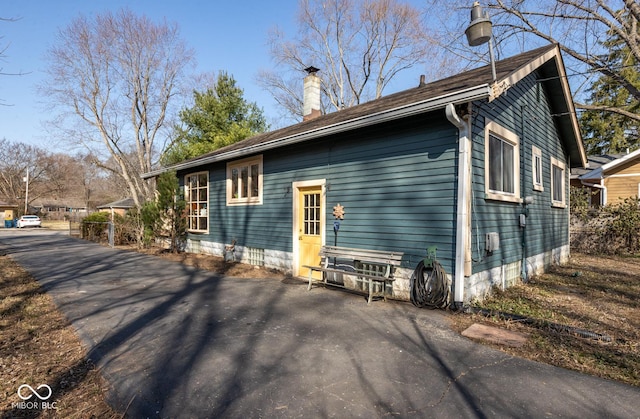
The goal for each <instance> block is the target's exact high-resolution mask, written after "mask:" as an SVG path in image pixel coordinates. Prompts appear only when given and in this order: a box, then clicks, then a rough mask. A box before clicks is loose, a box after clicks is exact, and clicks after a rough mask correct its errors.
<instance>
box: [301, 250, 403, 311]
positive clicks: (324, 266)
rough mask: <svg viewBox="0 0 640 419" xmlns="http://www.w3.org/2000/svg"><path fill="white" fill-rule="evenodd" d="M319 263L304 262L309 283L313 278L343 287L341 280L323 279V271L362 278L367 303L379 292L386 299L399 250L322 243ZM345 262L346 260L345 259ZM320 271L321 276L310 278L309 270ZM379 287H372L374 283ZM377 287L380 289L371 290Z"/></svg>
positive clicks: (400, 256)
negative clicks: (325, 244)
mask: <svg viewBox="0 0 640 419" xmlns="http://www.w3.org/2000/svg"><path fill="white" fill-rule="evenodd" d="M319 255H320V257H321V258H322V259H321V262H320V266H309V265H304V267H305V268H308V269H309V286H308V288H307V290H311V286H312V285H313V283H314V282H322V283H323V284H325V285H331V286H338V287H343V288H344V285H343V284H339V283H335V282H331V281H327V274H330V273H333V274H347V275H352V276H355V277H357V279H358V280H362V281H363V282H364V283H365V284H367V287H368V294H369V299H368V301H367V304H370V303H371V301H372V299H373V297H374V296H380V295H381V296H382V297H383V298H384V300H385V301H386V300H387V293H386V291H387V286H388V285H391V283H392V282H393V281H394V278H393V271H394V268H395V267H397V266H400V261H401V260H402V256H403V253H401V252H390V251H380V250H368V249H354V248H349V247H339V246H322V248H321V249H320V253H319ZM346 262H349V263H346ZM314 271H316V272H322V279H314V278H313V272H314ZM376 284H377V285H379V287H374V285H376ZM374 288H380V289H381V290H378V291H376V290H374Z"/></svg>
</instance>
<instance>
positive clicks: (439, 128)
mask: <svg viewBox="0 0 640 419" xmlns="http://www.w3.org/2000/svg"><path fill="white" fill-rule="evenodd" d="M456 150H457V131H456V130H455V128H454V127H453V125H451V124H450V123H448V122H446V119H445V118H444V115H443V113H442V112H437V113H433V114H429V115H422V116H420V117H414V118H410V119H406V120H403V121H398V122H396V123H390V124H386V125H385V126H382V127H380V126H378V127H375V129H361V130H357V131H353V132H349V133H347V134H344V135H337V136H332V137H329V138H325V139H322V140H315V141H312V142H307V143H304V144H300V145H297V146H290V147H286V148H280V149H277V150H274V151H269V152H265V153H264V154H263V172H264V175H263V176H264V177H263V205H253V206H226V196H225V182H226V179H225V176H226V173H225V171H226V163H217V164H212V165H210V166H208V167H205V168H203V169H199V170H209V177H210V201H211V204H210V208H211V210H210V230H209V234H206V235H198V236H199V237H200V238H201V239H202V240H209V241H214V242H221V243H229V242H231V240H232V239H236V240H237V242H238V244H239V245H242V246H249V247H258V248H266V249H273V250H281V251H287V252H291V251H292V250H293V244H292V242H291V240H292V225H293V214H292V209H293V202H292V200H293V191H292V189H291V188H292V182H296V181H304V180H314V179H325V180H326V185H327V188H326V189H327V191H326V212H327V213H326V220H327V225H326V241H327V244H333V242H334V232H333V220H334V217H333V215H332V211H333V206H334V205H336V204H338V203H340V204H341V205H343V206H344V207H345V211H346V215H345V219H344V220H343V221H342V222H341V227H340V230H339V234H338V244H339V245H343V246H349V247H362V248H368V249H378V250H396V251H402V252H404V253H405V259H404V262H403V265H404V266H405V267H411V268H413V267H415V265H416V264H417V263H418V261H419V260H420V259H421V258H422V257H424V255H425V254H426V248H427V247H428V246H433V245H435V246H437V247H438V258H439V259H440V260H441V262H442V263H443V265H444V266H445V269H447V271H448V272H450V273H452V271H453V260H454V253H453V252H454V239H455V209H454V208H455V207H454V206H453V202H454V201H455V195H456V185H455V176H456V170H455V167H456V159H457V153H456ZM247 157H249V156H247ZM195 171H196V170H190V171H188V172H189V173H190V172H195ZM186 173H187V172H185V173H181V174H180V175H181V177H182V176H184V174H186Z"/></svg>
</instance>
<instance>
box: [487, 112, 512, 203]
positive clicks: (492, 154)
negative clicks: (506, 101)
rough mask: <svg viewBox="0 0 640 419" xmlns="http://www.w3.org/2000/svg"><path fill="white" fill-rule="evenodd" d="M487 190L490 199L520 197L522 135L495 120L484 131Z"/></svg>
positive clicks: (508, 199)
mask: <svg viewBox="0 0 640 419" xmlns="http://www.w3.org/2000/svg"><path fill="white" fill-rule="evenodd" d="M485 192H486V197H487V198H488V199H496V200H501V201H511V202H519V200H520V151H519V139H518V136H517V135H516V134H514V133H513V132H511V131H509V130H507V129H505V128H503V127H501V126H499V125H497V124H496V123H494V122H489V123H488V124H487V127H486V131H485Z"/></svg>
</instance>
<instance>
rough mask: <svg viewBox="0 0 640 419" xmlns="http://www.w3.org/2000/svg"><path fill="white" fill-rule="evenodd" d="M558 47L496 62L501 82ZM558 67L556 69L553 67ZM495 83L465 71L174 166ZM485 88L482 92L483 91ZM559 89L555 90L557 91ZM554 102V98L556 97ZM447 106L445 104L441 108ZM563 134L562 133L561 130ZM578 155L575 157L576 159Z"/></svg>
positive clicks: (563, 107) (566, 108)
mask: <svg viewBox="0 0 640 419" xmlns="http://www.w3.org/2000/svg"><path fill="white" fill-rule="evenodd" d="M557 48H558V47H557V45H555V44H552V45H547V46H544V47H541V48H537V49H534V50H531V51H528V52H525V53H523V54H519V55H516V56H514V57H510V58H508V59H504V60H501V61H498V62H496V64H495V65H496V75H497V81H498V82H500V81H501V80H503V79H506V78H508V77H509V76H511V75H513V74H514V73H517V72H518V70H520V69H522V68H525V67H526V66H527V65H529V64H531V63H532V62H533V61H534V60H535V59H537V58H539V57H541V56H543V55H545V54H546V53H548V52H550V51H552V50H554V49H557ZM559 65H561V63H556V66H559ZM552 67H555V66H552ZM552 72H554V73H555V74H549V75H547V74H544V76H550V77H553V76H554V75H555V76H557V71H555V70H553V71H552ZM492 82H493V80H492V74H491V68H490V66H488V65H487V66H484V67H480V68H477V69H473V70H469V71H465V72H462V73H459V74H457V75H454V76H451V77H447V78H444V79H441V80H437V81H434V82H431V83H427V84H424V85H421V86H417V87H414V88H411V89H407V90H404V91H401V92H397V93H394V94H390V95H388V96H383V97H381V98H379V99H376V100H372V101H370V102H366V103H363V104H360V105H357V106H353V107H349V108H345V109H343V110H340V111H336V112H333V113H330V114H326V115H322V116H320V117H318V118H315V119H311V120H308V121H304V122H300V123H298V124H295V125H291V126H288V127H285V128H281V129H278V130H275V131H270V132H266V133H263V134H258V135H255V136H253V137H250V138H247V139H245V140H243V141H239V142H237V143H234V144H231V145H228V146H226V147H223V148H220V149H217V150H215V151H212V152H210V153H207V154H204V155H202V156H199V157H196V158H193V159H190V160H186V161H184V162H181V163H179V164H177V165H174V166H172V167H171V168H174V169H183V168H190V167H195V166H197V165H199V164H200V163H202V164H204V163H207V162H209V161H213V160H212V159H214V158H215V157H216V156H220V157H223V156H225V155H227V154H230V155H235V154H237V152H241V151H243V150H246V151H247V152H248V153H249V152H251V150H252V149H254V148H256V147H257V146H260V145H266V144H269V143H273V144H274V148H275V147H277V145H276V143H277V142H278V141H279V140H281V139H285V138H294V137H296V136H300V137H304V138H305V140H306V139H311V138H313V137H314V135H313V134H312V133H318V134H317V135H315V136H320V135H322V134H321V133H322V130H323V129H326V128H327V127H335V126H340V125H341V124H346V123H350V122H353V121H358V120H361V119H363V118H369V117H370V116H371V115H379V114H381V113H384V112H392V111H393V110H396V109H401V108H407V107H408V106H411V105H414V104H421V103H426V102H429V101H434V100H436V99H437V98H440V97H454V96H453V95H454V94H455V93H457V92H468V91H471V90H472V89H474V88H476V89H478V92H485V93H479V95H484V97H485V98H486V97H488V96H489V94H490V91H491V90H490V88H489V85H490V84H491V83H492ZM555 83H557V84H560V83H566V81H557V80H556V81H555ZM483 87H484V88H485V90H482V89H480V88H483ZM557 90H558V89H554V91H557ZM559 90H560V93H556V95H555V96H556V101H555V102H556V105H557V106H558V107H559V109H557V113H568V114H571V113H572V111H573V104H572V103H571V104H570V105H568V104H565V103H563V102H566V98H565V96H564V94H563V93H562V92H563V91H562V89H559ZM481 98H482V97H480V96H478V97H477V98H474V100H475V99H481ZM466 101H469V96H468V95H467V96H465V100H460V103H462V102H466ZM552 101H553V97H552ZM441 107H444V104H443V105H442V106H441ZM569 117H570V118H575V114H573V115H572V116H569ZM565 125H575V124H569V123H567V124H565ZM561 131H562V130H561ZM572 131H575V129H574V127H573V126H570V127H569V126H567V127H565V129H564V134H567V133H568V134H571V132H572ZM576 135H577V139H576V142H580V146H579V148H580V150H582V145H581V138H580V136H579V133H574V136H576ZM579 154H580V153H577V157H579V158H580V159H581V161H586V158H584V157H583V155H584V152H583V151H582V155H579ZM573 157H574V156H572V158H573ZM171 168H167V169H161V170H157V171H154V172H150V173H147V174H145V175H144V177H152V176H155V175H158V174H159V173H161V172H162V171H164V170H168V169H171Z"/></svg>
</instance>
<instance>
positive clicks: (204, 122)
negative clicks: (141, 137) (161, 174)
mask: <svg viewBox="0 0 640 419" xmlns="http://www.w3.org/2000/svg"><path fill="white" fill-rule="evenodd" d="M193 98H194V105H193V107H191V108H186V109H183V110H182V111H181V112H180V120H181V121H182V126H177V127H175V140H174V141H173V143H172V144H171V146H170V147H169V148H168V149H167V150H166V152H165V154H164V156H163V159H162V161H163V163H164V164H165V165H170V164H174V163H177V162H180V161H183V160H186V159H190V158H193V157H197V156H200V155H202V154H205V153H208V152H210V151H213V150H217V149H218V148H221V147H224V146H227V145H229V144H233V143H235V142H238V141H240V140H244V139H245V138H248V137H250V136H252V135H255V134H258V133H262V132H265V131H266V130H267V129H268V126H267V123H266V119H265V117H264V114H263V112H262V109H260V108H259V107H258V105H257V104H255V103H249V102H247V101H246V100H245V99H244V92H243V90H242V89H241V88H239V87H238V86H237V85H236V81H235V79H234V78H233V77H232V76H229V75H227V74H226V73H225V72H222V73H220V74H219V75H218V78H217V80H216V83H215V85H214V86H213V87H210V88H207V89H206V90H205V91H204V92H198V91H194V92H193Z"/></svg>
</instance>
